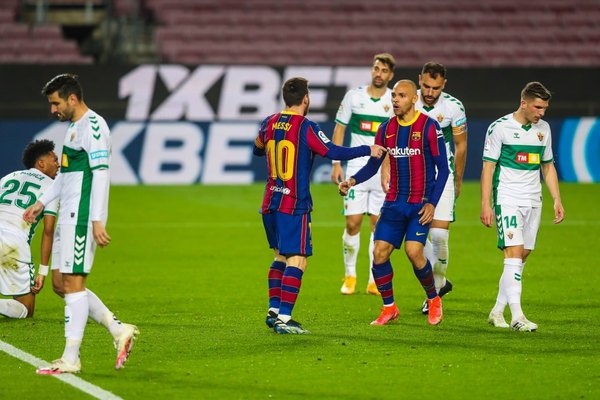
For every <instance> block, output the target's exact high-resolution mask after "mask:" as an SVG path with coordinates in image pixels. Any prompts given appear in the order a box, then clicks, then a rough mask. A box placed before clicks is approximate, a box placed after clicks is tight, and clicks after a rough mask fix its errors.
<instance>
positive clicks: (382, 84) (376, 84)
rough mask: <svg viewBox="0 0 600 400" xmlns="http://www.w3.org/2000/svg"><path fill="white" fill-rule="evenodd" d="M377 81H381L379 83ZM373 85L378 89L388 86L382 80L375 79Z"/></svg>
mask: <svg viewBox="0 0 600 400" xmlns="http://www.w3.org/2000/svg"><path fill="white" fill-rule="evenodd" d="M377 81H379V83H378V82H377ZM371 85H372V86H373V87H376V88H377V89H381V88H382V87H385V86H386V82H385V81H384V80H383V79H381V78H373V79H372V80H371Z"/></svg>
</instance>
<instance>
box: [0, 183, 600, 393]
mask: <svg viewBox="0 0 600 400" xmlns="http://www.w3.org/2000/svg"><path fill="white" fill-rule="evenodd" d="M561 190H562V196H563V203H564V205H565V208H566V220H565V221H564V222H563V223H562V224H560V225H557V226H555V225H553V224H552V216H553V213H552V202H551V200H550V197H549V196H548V195H546V199H545V202H544V214H543V221H542V226H541V229H540V232H539V236H538V243H537V246H538V247H537V249H536V250H535V252H534V253H533V255H532V256H531V257H530V260H529V262H528V263H527V266H526V268H525V271H524V274H523V282H524V290H523V308H524V310H525V312H526V315H527V316H528V317H529V318H530V319H531V320H533V321H535V322H537V323H538V324H539V331H538V332H534V333H517V332H512V331H510V330H499V329H496V328H493V327H491V326H489V325H488V324H487V322H486V318H487V314H488V312H489V310H490V309H491V307H492V305H493V304H494V300H495V296H496V290H497V284H498V279H499V277H500V273H501V270H502V254H501V252H500V251H498V250H497V249H496V248H495V230H494V229H487V228H485V227H483V226H482V225H481V224H480V222H479V208H480V201H479V185H478V184H477V183H476V182H472V183H467V184H465V187H464V189H463V193H462V195H461V198H460V199H459V202H458V206H457V216H458V221H457V222H456V223H455V224H453V226H452V229H451V235H450V251H451V253H450V262H449V269H448V276H449V277H450V278H451V280H452V281H453V283H454V291H453V292H452V293H450V294H449V295H448V296H447V297H446V298H445V302H444V314H445V315H444V321H443V322H442V324H441V325H440V326H437V327H431V326H428V325H427V321H426V317H425V316H423V315H421V313H420V311H419V308H420V306H421V302H422V300H423V298H424V293H423V290H422V288H421V287H420V286H419V284H418V282H417V280H416V278H415V277H414V275H413V273H412V269H411V267H410V265H409V264H408V261H407V260H406V256H405V254H404V253H403V250H400V251H397V252H395V253H394V254H393V256H392V263H393V266H394V270H395V278H394V287H395V294H396V300H397V303H398V306H399V308H400V311H401V316H400V319H399V321H398V322H396V323H394V324H391V325H390V326H384V327H372V326H370V325H369V322H370V321H371V320H373V319H374V318H375V317H376V316H377V315H378V313H379V308H380V306H381V300H380V299H379V298H377V297H375V296H371V295H367V294H364V289H365V287H366V283H367V268H368V266H367V263H368V256H367V241H366V237H367V234H368V228H367V226H366V224H364V226H363V228H365V229H363V236H362V248H361V252H360V255H359V264H358V274H359V277H358V289H359V291H360V293H358V294H356V295H353V296H342V295H340V294H339V289H340V286H341V283H342V277H343V264H342V254H341V235H342V229H343V217H342V215H341V198H340V197H339V196H338V195H337V190H336V189H335V187H334V186H333V185H327V184H323V185H313V188H312V193H313V199H314V202H315V210H314V212H313V245H314V256H313V257H311V258H310V259H309V265H308V270H307V273H306V275H305V278H304V280H303V285H302V291H301V293H300V297H299V300H298V303H297V306H296V308H295V310H294V317H295V318H296V319H298V320H300V321H301V322H302V323H303V324H304V326H305V327H307V328H308V329H310V330H311V331H312V334H310V335H305V336H279V335H276V334H274V333H273V332H272V331H270V330H268V329H267V328H266V326H265V324H264V316H265V313H266V308H267V288H266V285H267V283H266V276H267V269H268V266H269V264H270V262H271V260H272V253H271V251H270V250H269V249H268V247H267V244H266V240H265V237H264V233H263V230H262V224H261V219H260V216H259V214H258V212H257V211H258V208H259V205H260V202H261V198H262V191H263V185H252V186H243V187H233V186H185V187H184V186H175V187H140V186H138V187H113V188H112V192H111V204H110V219H109V224H108V231H109V233H110V234H111V235H112V238H113V243H112V244H111V245H110V246H109V247H108V248H106V249H103V250H99V251H98V253H97V256H96V263H95V265H94V269H93V272H92V274H91V276H90V278H89V280H88V287H90V288H91V289H92V290H94V291H95V292H96V293H97V294H98V295H99V296H100V298H102V299H103V300H104V302H105V303H106V304H107V305H108V307H109V308H111V309H112V311H113V312H115V313H116V314H117V315H118V317H119V318H120V319H122V320H123V321H127V322H131V323H136V324H137V325H138V326H139V328H140V330H141V336H140V339H139V341H138V343H137V344H136V347H135V348H134V350H133V353H132V355H131V358H130V361H129V362H128V364H127V365H126V368H125V369H124V370H121V371H115V370H114V356H115V354H114V350H113V348H112V342H111V338H110V336H109V335H108V333H106V332H105V331H104V329H103V328H102V327H100V326H98V325H96V324H94V323H93V322H90V323H89V324H88V325H87V329H86V335H85V339H84V342H83V346H82V353H81V357H82V364H83V372H82V373H81V374H80V375H79V376H80V377H81V378H82V379H85V380H87V381H89V382H91V383H93V384H95V385H97V386H100V387H102V388H103V389H105V390H108V391H111V392H113V393H114V394H116V395H118V396H120V397H122V398H124V399H190V398H197V399H225V398H227V399H272V398H273V399H275V398H278V399H400V398H402V399H412V398H420V399H443V400H446V399H477V398H487V399H506V398H521V399H575V398H577V399H593V398H599V397H600V366H599V365H600V364H599V360H600V357H599V355H600V354H599V353H600V351H599V349H600V346H599V345H598V343H599V339H600V335H599V328H600V323H599V317H600V311H599V310H600V297H599V296H598V291H597V288H598V286H599V284H600V279H599V277H598V276H599V275H598V271H599V267H600V266H599V265H598V262H597V260H598V253H597V252H596V250H598V248H599V247H598V236H599V234H600V207H598V204H599V203H598V202H599V199H600V185H577V184H562V186H561ZM365 222H366V220H365ZM38 242H39V232H38V236H37V238H36V245H35V246H36V248H37V243H38ZM36 254H37V251H36ZM507 315H508V314H507ZM62 320H63V303H62V301H61V300H60V299H59V298H58V297H57V296H56V295H54V294H53V293H52V290H51V285H50V282H47V284H46V287H45V288H44V290H43V292H42V294H40V295H39V296H38V304H37V310H36V315H35V318H33V319H29V320H21V321H14V320H8V319H6V318H1V317H0V339H1V340H3V341H5V342H8V343H10V344H12V345H14V346H16V347H18V348H20V349H22V350H24V351H26V352H28V353H31V354H33V355H35V356H37V357H39V358H42V359H45V360H47V361H51V360H53V359H54V358H58V357H59V356H60V355H61V353H62V349H63V344H64V339H63V322H62ZM0 397H1V398H3V399H9V398H44V399H80V398H81V399H84V398H89V396H87V395H86V394H84V393H83V392H79V391H78V390H77V389H75V388H73V387H71V386H69V385H67V384H64V383H62V382H60V381H58V380H56V379H54V378H52V377H48V376H36V375H35V373H34V368H33V367H32V366H30V365H29V364H26V363H23V362H21V361H18V360H17V359H15V358H12V357H10V356H8V355H7V354H5V353H3V352H0Z"/></svg>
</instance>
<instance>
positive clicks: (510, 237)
mask: <svg viewBox="0 0 600 400" xmlns="http://www.w3.org/2000/svg"><path fill="white" fill-rule="evenodd" d="M506 236H508V238H509V239H511V240H512V238H513V236H514V234H513V233H512V232H508V233H507V234H506Z"/></svg>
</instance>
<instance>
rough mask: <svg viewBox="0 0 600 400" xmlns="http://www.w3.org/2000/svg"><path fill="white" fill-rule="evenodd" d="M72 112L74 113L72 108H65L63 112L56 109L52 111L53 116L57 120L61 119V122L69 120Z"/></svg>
mask: <svg viewBox="0 0 600 400" xmlns="http://www.w3.org/2000/svg"><path fill="white" fill-rule="evenodd" d="M73 114H74V111H73V110H70V109H66V110H65V111H63V112H58V111H57V112H55V113H54V116H55V117H56V118H57V119H58V120H59V121H62V122H64V121H70V120H71V119H72V118H73Z"/></svg>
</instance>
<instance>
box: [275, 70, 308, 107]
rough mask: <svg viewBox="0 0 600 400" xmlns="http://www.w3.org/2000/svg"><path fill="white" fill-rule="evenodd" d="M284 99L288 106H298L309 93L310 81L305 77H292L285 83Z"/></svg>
mask: <svg viewBox="0 0 600 400" xmlns="http://www.w3.org/2000/svg"><path fill="white" fill-rule="evenodd" d="M281 90H282V92H283V101H284V102H285V105H286V106H287V107H291V106H298V105H300V104H301V103H302V99H304V96H306V95H307V94H308V81H307V80H306V79H304V78H300V77H296V78H290V79H288V80H287V81H285V83H284V84H283V88H282V89H281Z"/></svg>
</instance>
